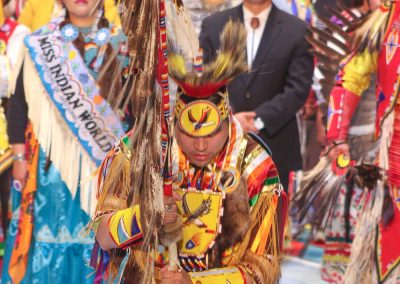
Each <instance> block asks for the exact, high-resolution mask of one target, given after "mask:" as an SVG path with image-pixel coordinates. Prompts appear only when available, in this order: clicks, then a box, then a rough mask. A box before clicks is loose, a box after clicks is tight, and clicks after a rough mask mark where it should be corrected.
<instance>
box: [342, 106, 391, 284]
mask: <svg viewBox="0 0 400 284" xmlns="http://www.w3.org/2000/svg"><path fill="white" fill-rule="evenodd" d="M393 122H394V112H392V113H391V114H389V116H388V117H387V118H386V119H385V121H384V123H383V127H382V138H381V144H380V148H379V166H380V167H381V168H382V169H384V170H385V171H386V170H387V169H388V168H389V161H388V149H389V146H390V144H391V140H392V134H393ZM384 187H385V181H384V180H383V181H382V180H379V181H378V184H377V188H376V189H375V191H373V192H371V193H370V194H367V197H366V198H365V200H364V201H363V203H365V204H364V208H363V209H362V211H361V212H360V219H359V221H358V223H357V227H356V231H355V238H354V241H353V244H352V246H351V255H350V261H349V265H348V266H347V269H346V273H345V277H344V279H345V283H346V284H354V283H362V284H364V283H365V284H366V283H368V284H369V283H372V281H373V280H372V279H374V278H373V275H374V274H376V271H375V269H376V268H375V263H374V252H375V237H376V228H377V226H378V224H379V222H380V220H381V214H382V206H383V199H384ZM375 279H376V278H375Z"/></svg>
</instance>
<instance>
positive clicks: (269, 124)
mask: <svg viewBox="0 0 400 284" xmlns="http://www.w3.org/2000/svg"><path fill="white" fill-rule="evenodd" d="M229 19H232V20H234V21H241V22H243V7H242V5H239V6H238V7H235V8H232V9H229V10H226V11H223V12H219V13H216V14H214V15H212V16H210V17H208V18H206V19H205V20H204V21H203V24H202V29H201V34H200V44H201V47H202V48H203V50H204V55H205V58H206V61H209V60H211V59H212V58H215V55H216V52H217V50H218V49H219V43H220V34H221V32H222V30H223V28H224V26H225V24H226V23H227V22H228V21H229ZM306 33H307V26H306V24H305V22H303V21H301V20H300V19H298V18H296V17H294V16H292V15H289V14H287V13H285V12H283V11H280V10H279V9H278V8H276V7H275V6H274V5H272V8H271V11H270V14H269V17H268V20H267V23H266V26H265V30H264V33H263V36H262V38H261V42H260V46H259V48H258V50H257V54H256V57H255V59H254V63H253V68H252V71H251V72H249V73H246V74H243V75H241V76H239V77H238V78H236V79H235V80H234V81H233V82H231V83H230V84H229V86H228V91H229V94H230V103H231V106H232V108H233V111H234V112H242V111H255V112H256V113H257V115H258V116H259V117H260V118H261V119H262V120H263V121H264V123H265V129H263V130H262V131H261V132H260V134H259V136H260V137H261V138H262V139H263V140H264V141H265V142H266V143H267V145H268V146H269V147H270V148H271V150H272V156H273V159H274V161H275V163H276V165H277V167H278V170H279V171H280V172H281V173H287V172H288V171H291V170H298V169H301V166H302V165H301V164H302V162H301V154H300V141H299V133H298V128H297V120H296V113H297V111H298V110H299V109H300V108H301V107H302V106H303V105H304V102H305V101H306V99H307V97H308V95H309V90H310V86H311V82H312V75H313V57H312V55H311V54H310V52H309V49H310V45H309V44H308V43H307V41H306V40H305V35H306Z"/></svg>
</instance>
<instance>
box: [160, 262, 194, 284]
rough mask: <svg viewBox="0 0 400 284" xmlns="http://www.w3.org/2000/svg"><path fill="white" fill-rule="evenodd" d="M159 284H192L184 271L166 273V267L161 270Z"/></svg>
mask: <svg viewBox="0 0 400 284" xmlns="http://www.w3.org/2000/svg"><path fill="white" fill-rule="evenodd" d="M160 283H161V284H192V279H191V278H190V275H189V274H188V273H187V272H186V271H184V270H180V271H168V265H167V266H164V268H163V269H161V282H160Z"/></svg>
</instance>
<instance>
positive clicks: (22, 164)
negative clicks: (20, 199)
mask: <svg viewBox="0 0 400 284" xmlns="http://www.w3.org/2000/svg"><path fill="white" fill-rule="evenodd" d="M12 150H13V156H14V157H17V159H15V158H14V157H13V159H14V162H13V170H12V175H13V178H14V182H15V183H19V184H20V188H16V189H17V190H22V189H23V188H24V187H25V184H26V179H27V178H28V163H27V162H26V160H25V144H13V145H12ZM14 187H15V186H14Z"/></svg>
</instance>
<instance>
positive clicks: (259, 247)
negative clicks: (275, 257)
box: [250, 194, 278, 255]
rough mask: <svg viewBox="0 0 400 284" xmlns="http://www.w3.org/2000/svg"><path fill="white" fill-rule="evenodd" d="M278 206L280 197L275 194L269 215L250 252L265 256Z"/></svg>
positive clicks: (266, 216)
mask: <svg viewBox="0 0 400 284" xmlns="http://www.w3.org/2000/svg"><path fill="white" fill-rule="evenodd" d="M277 205H278V196H277V195H276V194H274V196H273V197H272V202H271V206H270V207H269V208H268V212H267V214H265V217H264V219H263V221H262V223H261V226H260V229H259V230H258V232H257V235H256V237H255V238H254V241H253V244H252V245H251V248H250V250H251V251H252V252H253V253H256V254H257V255H263V254H264V251H265V246H266V244H267V240H268V237H269V234H270V232H271V227H272V224H273V223H274V222H273V218H274V215H275V212H276V207H277Z"/></svg>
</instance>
